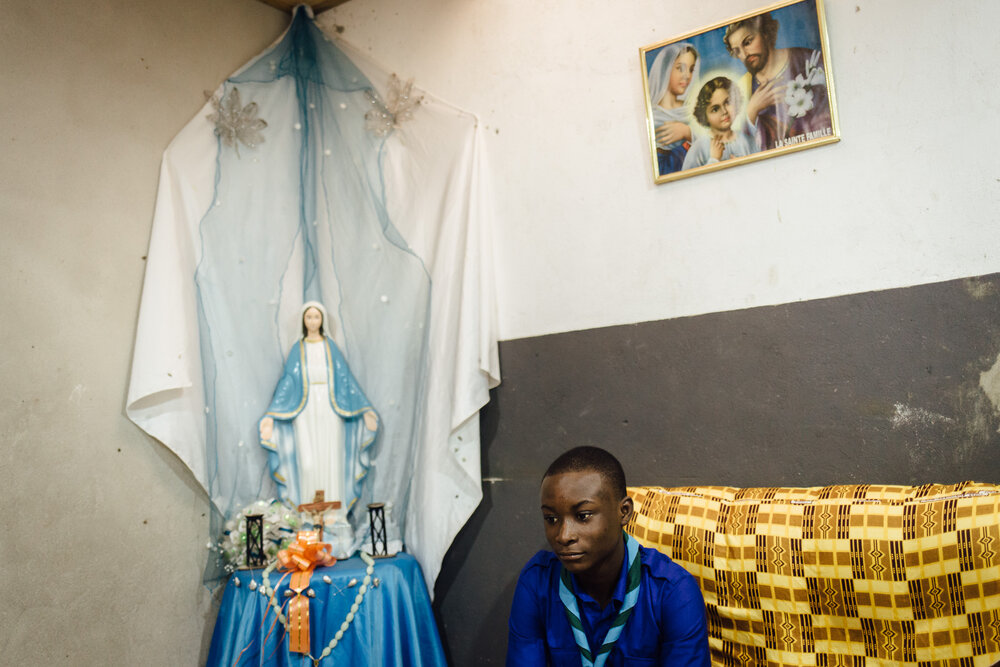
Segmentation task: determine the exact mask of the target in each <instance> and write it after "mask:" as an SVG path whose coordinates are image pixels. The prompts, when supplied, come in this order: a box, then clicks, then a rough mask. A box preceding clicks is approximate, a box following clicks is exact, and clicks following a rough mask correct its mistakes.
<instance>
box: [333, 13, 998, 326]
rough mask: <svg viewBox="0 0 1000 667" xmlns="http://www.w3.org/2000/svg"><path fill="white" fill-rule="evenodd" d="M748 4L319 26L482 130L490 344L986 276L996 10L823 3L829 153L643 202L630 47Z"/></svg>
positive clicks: (643, 145) (992, 263)
mask: <svg viewBox="0 0 1000 667" xmlns="http://www.w3.org/2000/svg"><path fill="white" fill-rule="evenodd" d="M766 4H767V3H766V2H764V1H763V0H702V1H699V2H688V3H679V2H665V1H664V0H631V1H629V2H608V1H607V0H604V1H600V2H598V1H595V0H558V1H550V2H538V1H537V0H502V1H494V2H473V1H471V0H421V1H419V2H398V1H397V0H351V2H348V3H347V4H345V5H342V6H341V7H338V8H336V9H333V10H331V11H330V12H327V13H325V14H323V15H321V21H322V22H324V23H327V22H328V23H331V24H338V25H340V26H343V27H344V32H343V37H344V38H345V39H347V40H348V41H351V42H352V43H354V44H356V45H357V46H359V47H361V48H365V49H368V50H370V51H371V52H372V54H373V55H374V56H375V57H376V58H377V59H378V60H380V61H381V62H382V63H383V64H384V65H385V66H386V67H388V68H390V69H394V70H395V71H397V72H398V73H399V74H400V76H404V77H413V78H414V79H415V82H416V85H418V86H421V87H423V88H424V89H426V90H428V91H430V92H432V93H434V94H436V95H437V96H439V97H442V98H444V99H447V100H449V101H451V102H453V103H455V104H458V105H459V106H461V107H464V108H466V109H468V110H470V111H474V112H476V113H477V114H479V116H480V118H481V119H482V122H483V123H484V124H485V125H487V126H488V127H489V128H490V130H491V146H490V148H491V156H492V162H493V165H494V169H495V174H496V178H497V181H498V183H497V186H496V192H497V202H498V204H497V206H498V216H497V217H498V224H497V229H496V260H497V261H496V265H497V275H498V281H499V285H498V289H499V299H500V326H501V336H502V337H503V338H505V339H509V338H519V337H524V336H532V335H537V334H543V333H552V332H559V331H569V330H574V329H585V328H591V327H597V326H604V325H610V324H620V323H629V322H639V321H646V320H657V319H665V318H671V317H677V316H682V315H690V314H697V313H705V312H714V311H722V310H730V309H736V308H745V307H749V306H759V305H766V304H775V303H786V302H792V301H797V300H803V299H812V298H818V297H824V296H832V295H838V294H847V293H854V292H862V291H869V290H877V289H884V288H891V287H901V286H907V285H914V284H921V283H926V282H934V281H939V280H945V279H950V278H956V277H964V276H972V275H981V274H984V273H991V272H995V271H998V270H1000V250H998V248H1000V225H998V224H997V217H998V216H997V213H996V211H997V209H998V204H1000V167H998V159H997V147H998V139H997V137H998V132H997V130H996V128H995V127H994V125H995V123H996V118H997V110H998V107H1000V86H998V85H997V84H996V80H997V75H996V72H997V67H998V66H1000V49H998V48H997V46H996V44H997V40H996V38H995V36H994V35H993V30H994V27H995V26H997V25H1000V2H995V1H994V0H956V1H954V2H948V3H943V2H938V1H937V0H877V1H876V0H827V8H826V9H827V22H828V30H829V35H830V40H831V48H830V51H831V53H832V58H833V75H834V80H835V83H836V90H837V98H838V106H839V112H840V126H841V133H842V136H843V139H842V141H841V142H840V143H838V144H834V145H832V146H825V147H820V148H816V149H812V150H807V151H802V152H800V153H795V154H792V155H785V156H782V157H778V158H774V159H771V160H766V161H763V162H758V163H755V164H751V165H747V166H742V167H738V168H734V169H728V170H724V171H721V172H715V173H712V174H708V175H704V176H699V177H695V178H689V179H685V180H682V181H676V182H673V183H667V184H664V185H659V186H654V185H653V184H652V176H651V169H650V164H649V158H648V143H647V138H646V130H645V124H644V122H645V121H644V108H643V99H642V87H641V75H640V70H639V58H638V48H639V47H640V46H644V45H648V44H652V43H654V42H658V41H662V40H665V39H669V38H671V37H674V36H676V35H680V34H682V33H685V32H688V31H691V30H696V29H699V28H702V27H706V26H708V25H710V24H713V23H717V22H719V21H723V20H725V19H728V18H730V17H732V16H734V15H736V14H739V13H742V12H747V11H752V10H754V9H758V8H761V7H763V6H765V5H766Z"/></svg>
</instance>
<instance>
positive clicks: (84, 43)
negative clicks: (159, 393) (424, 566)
mask: <svg viewBox="0 0 1000 667" xmlns="http://www.w3.org/2000/svg"><path fill="white" fill-rule="evenodd" d="M286 22H287V19H286V17H285V16H284V15H283V14H282V13H281V12H279V11H277V10H274V9H271V8H270V7H267V6H266V5H264V4H261V3H257V2H251V1H249V0H213V1H212V2H204V1H202V0H170V1H168V2H154V1H150V0H144V1H141V2H135V1H129V0H97V1H94V2H76V1H74V2H60V1H58V0H4V2H2V3H0V63H3V66H2V67H0V95H2V99H3V101H2V103H0V312H2V316H0V340H2V341H3V352H2V356H0V369H2V372H0V376H2V378H3V382H2V383H0V507H2V512H0V582H3V584H2V586H0V656H2V657H0V663H3V664H6V665H144V666H145V665H150V666H157V665H163V666H164V667H176V666H177V665H195V664H198V663H199V662H200V661H201V659H202V656H204V654H205V653H206V652H207V642H208V640H209V639H210V637H211V632H212V623H213V621H214V618H215V613H214V609H213V607H212V597H211V595H210V594H209V593H208V592H207V590H206V589H205V588H204V587H203V586H202V585H201V576H202V568H203V567H204V564H205V556H206V550H205V542H206V541H207V535H208V520H207V518H206V517H205V513H206V508H207V498H206V496H205V494H204V493H203V492H202V491H201V490H200V489H198V488H196V486H195V484H194V482H193V480H192V478H191V475H190V474H189V472H188V471H187V469H186V468H184V466H183V465H182V464H181V463H179V462H178V461H177V460H176V459H175V458H174V456H173V455H172V454H170V453H169V452H168V451H167V450H166V449H165V448H164V447H162V446H160V445H159V444H158V443H156V442H155V441H153V440H152V439H150V438H149V437H147V436H146V435H144V434H143V433H142V432H141V431H140V430H139V429H138V428H136V427H135V426H134V425H132V424H131V423H130V422H129V421H128V420H127V419H126V418H125V415H124V403H125V389H126V384H127V381H128V374H129V360H130V359H131V356H132V338H133V335H134V333H135V325H136V315H137V310H138V305H139V294H140V288H141V282H142V276H143V270H144V262H143V256H144V255H145V254H146V248H147V246H148V244H149V231H150V222H151V220H152V214H153V198H154V194H155V192H156V184H157V173H158V169H159V162H160V154H161V153H162V151H163V149H164V148H165V147H166V145H167V143H168V142H169V141H170V139H171V138H172V137H173V136H174V134H176V133H177V131H178V130H180V128H181V127H183V126H184V124H185V123H187V121H188V120H189V119H190V118H191V116H192V115H193V114H194V113H195V112H196V111H198V109H199V108H200V107H201V105H202V104H203V103H204V101H205V100H204V97H203V96H202V91H203V90H205V89H213V88H215V86H216V85H218V83H219V82H220V81H221V80H222V79H223V78H225V77H226V76H227V75H228V74H229V73H230V72H231V71H232V70H234V69H235V68H237V67H239V66H240V65H241V64H243V62H245V61H246V60H247V59H249V58H250V57H251V56H252V55H254V54H255V53H257V52H258V51H260V50H261V49H263V48H264V47H266V46H267V44H269V43H270V42H271V41H272V40H273V39H274V38H275V37H276V36H277V35H278V34H279V33H280V32H281V30H283V28H284V26H285V24H286Z"/></svg>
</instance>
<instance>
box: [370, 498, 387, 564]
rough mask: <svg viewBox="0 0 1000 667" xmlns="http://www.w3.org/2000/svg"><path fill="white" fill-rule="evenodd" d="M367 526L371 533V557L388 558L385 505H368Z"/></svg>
mask: <svg viewBox="0 0 1000 667" xmlns="http://www.w3.org/2000/svg"><path fill="white" fill-rule="evenodd" d="M368 525H369V526H370V527H371V533H372V556H374V557H375V558H388V557H389V545H388V543H387V541H386V538H385V503H371V504H370V505H368Z"/></svg>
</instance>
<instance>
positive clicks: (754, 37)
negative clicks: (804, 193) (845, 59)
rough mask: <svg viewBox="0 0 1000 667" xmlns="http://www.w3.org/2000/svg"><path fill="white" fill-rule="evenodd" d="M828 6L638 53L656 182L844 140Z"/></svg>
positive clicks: (720, 28)
mask: <svg viewBox="0 0 1000 667" xmlns="http://www.w3.org/2000/svg"><path fill="white" fill-rule="evenodd" d="M827 42H828V40H827V35H826V22H825V20H824V17H823V4H822V0H795V1H793V2H784V3H780V4H776V5H772V6H770V7H768V8H766V9H764V10H759V11H756V12H754V13H751V14H744V15H742V16H737V17H735V18H732V19H730V20H728V21H724V22H721V23H718V24H716V25H713V26H711V27H709V28H707V29H703V30H699V31H697V32H692V33H688V34H686V35H682V36H680V37H676V38H674V39H671V40H668V41H665V42H659V43H657V44H652V45H650V46H645V47H642V48H641V49H639V58H640V62H641V67H642V79H643V90H644V93H645V100H646V125H647V128H648V131H649V149H650V154H651V157H652V165H653V177H654V180H655V181H656V182H657V183H665V182H667V181H673V180H677V179H679V178H686V177H687V176H694V175H697V174H701V173H705V172H708V171H714V170H716V169H723V168H726V167H730V166H735V165H737V164H743V163H746V162H752V161H754V160H760V159H764V158H768V157H774V156H775V155H780V154H782V153H787V152H791V151H797V150H802V149H805V148H813V147H815V146H821V145H823V144H828V143H833V142H835V141H839V140H840V130H839V128H838V126H837V111H836V104H835V101H834V92H833V77H832V75H831V72H830V62H829V51H828V46H827Z"/></svg>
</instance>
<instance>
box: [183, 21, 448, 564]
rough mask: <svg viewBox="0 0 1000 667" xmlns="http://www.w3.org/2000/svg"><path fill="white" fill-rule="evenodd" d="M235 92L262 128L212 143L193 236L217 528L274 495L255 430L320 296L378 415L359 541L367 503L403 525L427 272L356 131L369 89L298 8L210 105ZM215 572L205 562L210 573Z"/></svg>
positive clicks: (372, 153)
mask: <svg viewBox="0 0 1000 667" xmlns="http://www.w3.org/2000/svg"><path fill="white" fill-rule="evenodd" d="M234 89H235V90H238V94H239V100H240V104H241V105H246V107H248V108H247V111H248V113H249V112H250V111H251V110H255V112H256V115H257V117H258V118H260V119H263V120H264V121H266V123H267V126H266V128H264V129H263V130H262V131H261V132H260V136H261V138H262V139H263V141H261V142H259V143H255V144H254V145H253V146H248V145H245V144H240V143H238V142H237V144H236V145H235V146H231V145H228V144H227V143H225V142H223V141H222V140H221V139H220V141H219V146H218V155H217V164H216V178H215V196H214V201H213V205H212V206H211V208H210V209H209V211H208V212H207V214H206V215H205V216H204V217H203V218H202V220H201V223H200V228H199V235H200V240H201V257H200V259H199V263H198V269H197V272H196V274H195V277H194V280H195V285H196V291H197V298H198V315H199V330H200V345H201V356H202V364H203V368H204V383H205V402H206V405H205V412H206V422H207V434H206V435H207V438H206V439H207V453H208V477H209V484H208V488H209V493H210V495H211V501H212V508H213V513H212V524H211V530H212V534H213V535H214V536H215V538H217V537H218V536H219V535H220V534H221V532H222V530H223V526H224V523H225V521H226V519H228V518H229V517H230V516H231V515H232V514H233V513H235V512H238V511H239V510H240V509H241V508H242V507H244V506H246V505H248V504H250V503H251V502H253V501H255V500H257V499H261V498H267V497H271V496H274V495H275V493H276V491H275V488H274V485H273V483H272V482H271V481H270V479H269V478H268V474H267V472H268V471H267V456H266V452H264V451H263V450H262V449H261V448H260V447H259V446H258V445H257V442H258V437H257V432H256V429H257V423H258V420H259V419H260V417H261V416H262V415H263V414H264V412H265V411H266V409H267V406H268V402H269V400H270V398H271V394H272V392H273V391H274V388H275V384H276V383H277V380H278V378H279V376H280V374H281V370H282V366H283V363H284V359H285V356H286V355H287V354H288V351H289V348H290V347H291V345H292V344H293V343H294V341H295V339H296V337H297V336H299V335H300V334H301V331H300V327H301V322H300V321H299V308H300V306H301V305H302V303H303V302H305V301H309V300H316V301H320V302H322V303H324V304H325V305H326V307H327V310H328V312H329V313H330V316H331V319H332V320H333V324H334V331H333V332H332V333H333V338H334V339H335V340H336V341H337V343H338V344H339V345H340V347H341V349H342V350H343V352H344V354H345V356H346V358H347V360H348V363H349V364H350V367H351V370H352V372H353V373H354V375H355V377H356V378H357V379H358V381H359V383H360V384H361V386H362V387H363V388H364V391H365V393H366V394H367V396H368V398H369V399H370V400H371V402H372V404H373V405H374V406H375V408H376V410H377V411H378V413H379V416H380V423H381V430H380V432H379V436H378V439H377V440H376V442H375V444H374V445H373V449H372V456H373V467H372V471H371V474H369V476H368V478H367V480H366V483H365V486H364V489H363V491H362V495H361V498H360V500H359V502H358V503H357V504H356V506H355V509H354V511H353V512H352V517H351V518H352V523H353V524H354V526H355V528H356V530H357V531H358V534H359V540H358V541H359V542H360V541H361V540H363V539H364V536H365V530H366V527H367V516H366V514H365V506H366V505H367V504H368V503H369V502H372V501H373V500H374V501H380V502H382V501H388V502H391V503H393V505H394V507H395V508H396V511H395V513H394V514H395V516H396V517H403V516H405V506H406V499H407V491H408V488H409V487H408V480H409V471H411V470H412V468H413V465H412V463H413V456H414V451H415V439H416V437H417V434H418V433H419V426H420V424H421V420H422V419H423V415H422V412H421V408H420V406H421V405H423V401H422V400H421V399H422V397H421V392H422V390H423V387H424V385H425V378H426V372H427V330H428V328H427V318H428V308H429V304H430V290H431V285H430V279H429V276H428V273H427V271H426V269H425V267H424V265H423V263H422V261H421V260H420V258H418V257H416V256H415V255H414V254H413V253H412V252H411V251H410V249H409V248H408V247H407V244H406V242H405V241H404V240H403V238H402V237H401V236H400V234H399V233H398V232H397V230H396V228H395V227H394V226H393V224H392V221H391V220H390V219H389V216H388V214H387V211H386V205H385V196H384V182H383V178H382V170H381V166H380V159H381V151H382V149H383V142H384V138H379V137H377V136H375V135H373V134H372V133H370V132H368V131H367V130H366V125H365V114H366V112H367V111H368V110H369V109H370V108H371V106H372V102H371V99H370V95H369V93H370V91H372V90H373V87H372V84H371V82H370V81H368V80H367V79H366V78H365V76H364V75H363V74H362V73H361V71H360V70H359V69H357V67H355V66H354V65H353V64H352V63H351V61H350V60H349V59H348V58H347V57H346V56H345V55H344V54H343V53H342V52H341V51H340V50H339V49H337V48H336V46H334V45H333V44H332V43H330V42H329V40H328V38H327V37H326V36H325V35H324V34H323V33H322V31H320V30H319V29H318V28H317V27H316V26H315V25H314V23H313V21H312V19H311V17H310V16H309V15H308V12H307V11H306V10H305V9H304V8H302V7H300V8H298V9H297V10H296V12H295V16H294V17H293V20H292V24H291V26H290V28H289V30H288V31H287V32H286V34H285V35H284V36H283V37H282V38H281V39H280V40H279V41H278V42H277V43H276V44H275V45H274V46H273V47H272V48H271V49H269V50H268V51H267V52H265V53H264V54H263V55H261V56H260V57H259V58H257V59H256V60H255V61H253V62H251V63H250V64H249V65H248V66H247V67H245V68H244V69H243V70H241V71H240V72H238V73H237V74H236V75H234V76H232V77H231V78H229V79H228V80H227V81H226V82H225V83H224V84H223V86H222V88H221V89H220V91H219V96H220V98H221V99H222V100H224V101H225V100H227V99H231V98H230V95H231V93H232V91H233V90H234ZM250 105H255V107H250ZM220 566H221V562H220V561H219V559H218V558H217V556H216V555H215V554H214V553H213V557H212V558H210V559H209V567H208V569H207V571H206V578H207V579H214V578H216V577H217V576H218V575H219V574H220V573H221V569H219V568H220Z"/></svg>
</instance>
